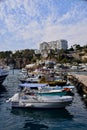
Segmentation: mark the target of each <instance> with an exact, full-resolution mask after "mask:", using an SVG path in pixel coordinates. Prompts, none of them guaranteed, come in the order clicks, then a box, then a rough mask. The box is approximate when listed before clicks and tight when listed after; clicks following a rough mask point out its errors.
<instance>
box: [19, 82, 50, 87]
mask: <svg viewBox="0 0 87 130" xmlns="http://www.w3.org/2000/svg"><path fill="white" fill-rule="evenodd" d="M47 85H48V84H39V83H23V84H19V87H21V88H23V87H26V88H34V87H45V86H47Z"/></svg>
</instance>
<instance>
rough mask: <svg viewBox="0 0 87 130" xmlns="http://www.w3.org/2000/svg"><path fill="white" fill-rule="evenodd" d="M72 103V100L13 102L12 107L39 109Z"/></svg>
mask: <svg viewBox="0 0 87 130" xmlns="http://www.w3.org/2000/svg"><path fill="white" fill-rule="evenodd" d="M71 103H72V101H69V102H64V103H62V102H60V103H47V102H46V103H28V104H26V105H25V104H19V103H18V102H17V103H16V104H14V102H13V103H12V108H39V109H45V108H48V109H52V108H65V107H66V106H69V105H70V104H71Z"/></svg>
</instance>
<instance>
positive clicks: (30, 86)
mask: <svg viewBox="0 0 87 130" xmlns="http://www.w3.org/2000/svg"><path fill="white" fill-rule="evenodd" d="M19 87H20V88H21V89H22V90H23V92H31V91H32V92H34V93H38V94H39V95H49V94H50V95H59V96H62V95H69V96H73V95H74V86H71V85H69V86H68V85H67V86H57V85H56V86H49V84H41V83H23V84H19Z"/></svg>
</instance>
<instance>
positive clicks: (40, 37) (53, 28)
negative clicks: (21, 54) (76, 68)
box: [0, 0, 87, 51]
mask: <svg viewBox="0 0 87 130" xmlns="http://www.w3.org/2000/svg"><path fill="white" fill-rule="evenodd" d="M59 39H66V40H67V41H68V45H69V47H70V46H71V45H73V44H80V45H81V46H83V45H87V0H0V51H7V50H12V51H14V50H22V49H38V48H39V44H40V43H41V42H43V41H47V42H49V41H55V40H59Z"/></svg>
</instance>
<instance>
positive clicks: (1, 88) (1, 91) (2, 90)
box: [0, 85, 7, 95]
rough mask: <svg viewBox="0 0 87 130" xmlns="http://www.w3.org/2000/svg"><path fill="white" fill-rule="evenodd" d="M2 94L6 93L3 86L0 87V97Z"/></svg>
mask: <svg viewBox="0 0 87 130" xmlns="http://www.w3.org/2000/svg"><path fill="white" fill-rule="evenodd" d="M4 92H7V90H6V87H5V86H4V85H0V95H1V94H2V93H4Z"/></svg>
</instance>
